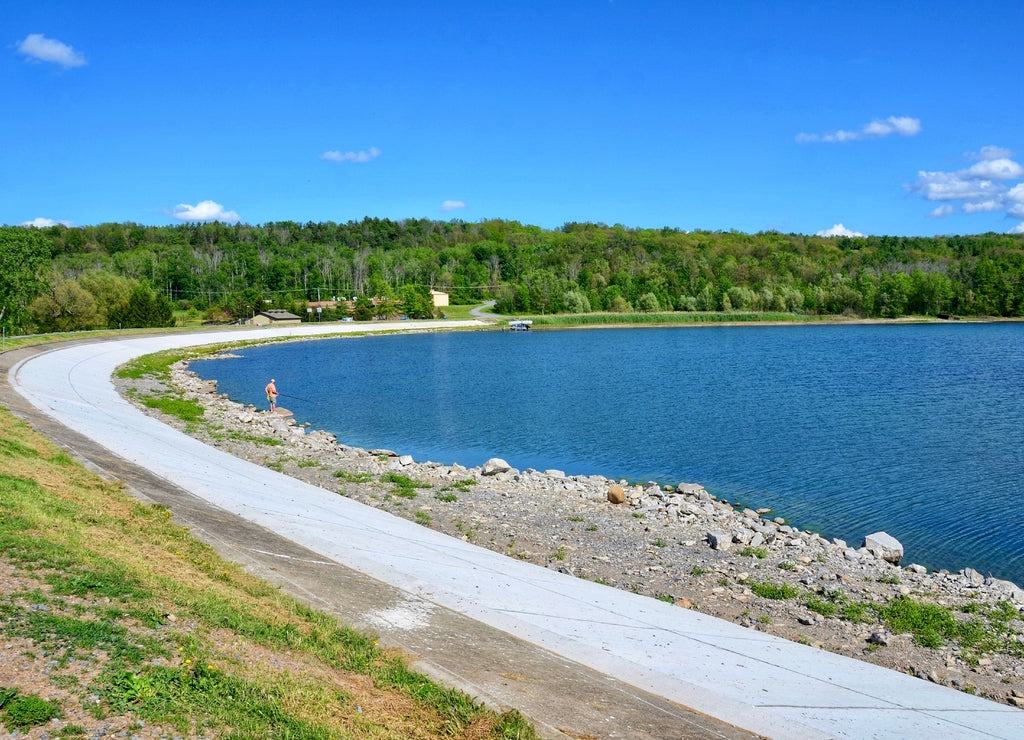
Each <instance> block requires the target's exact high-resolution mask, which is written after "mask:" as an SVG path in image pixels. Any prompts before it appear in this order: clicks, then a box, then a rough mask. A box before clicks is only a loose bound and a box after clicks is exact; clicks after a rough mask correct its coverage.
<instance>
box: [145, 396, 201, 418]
mask: <svg viewBox="0 0 1024 740" xmlns="http://www.w3.org/2000/svg"><path fill="white" fill-rule="evenodd" d="M142 403H143V404H145V405H146V406H147V407H149V408H151V409H157V410H158V411H160V412H162V413H165V414H167V415H168V416H176V417H177V418H179V419H181V420H182V421H183V422H185V423H186V424H188V423H194V422H197V421H200V420H201V419H202V418H203V415H204V414H205V413H206V412H205V410H204V409H203V407H202V406H200V405H199V404H198V403H196V402H195V401H191V400H189V399H185V398H181V397H180V396H146V397H145V398H143V399H142Z"/></svg>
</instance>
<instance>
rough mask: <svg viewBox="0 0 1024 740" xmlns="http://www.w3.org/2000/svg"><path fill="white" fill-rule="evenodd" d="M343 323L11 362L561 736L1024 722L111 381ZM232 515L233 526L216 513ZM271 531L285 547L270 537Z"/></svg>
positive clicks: (192, 512) (999, 730)
mask: <svg viewBox="0 0 1024 740" xmlns="http://www.w3.org/2000/svg"><path fill="white" fill-rule="evenodd" d="M476 323H477V322H472V321H468V322H444V323H443V324H441V326H444V327H456V326H465V325H474V324H476ZM438 325H439V322H433V323H430V322H408V323H406V322H403V325H402V326H401V327H392V326H386V327H380V328H401V329H405V330H409V329H417V328H426V327H437V326H438ZM340 330H342V331H343V330H347V331H366V330H367V326H366V325H358V326H352V327H347V326H344V325H340V326H339V325H335V326H329V327H325V326H301V327H291V328H269V329H250V330H245V331H244V332H239V331H230V332H212V333H200V334H187V335H186V334H173V335H163V336H154V337H140V338H132V339H120V340H112V341H106V342H100V343H92V344H79V345H72V346H68V347H59V348H54V349H48V350H43V351H39V352H38V353H36V352H32V351H29V352H25V353H23V354H24V356H22V357H20V358H18V357H16V358H13V359H15V360H16V361H15V362H14V363H13V364H12V365H11V367H10V370H9V372H8V380H9V382H10V385H11V386H12V387H13V388H14V389H15V390H16V391H17V393H18V394H20V395H21V396H22V397H23V399H25V400H27V402H28V403H27V404H22V406H23V408H22V409H21V410H20V413H23V414H25V415H29V416H31V413H29V409H28V406H29V405H30V406H31V407H34V409H36V410H38V411H39V412H42V413H43V414H45V415H46V416H47V417H50V418H52V419H53V420H55V421H57V422H59V424H60V425H62V426H63V427H65V428H67V429H70V430H72V431H73V432H74V433H77V434H76V436H75V437H74V442H73V443H72V445H70V446H72V448H73V451H75V452H76V454H80V455H82V456H83V457H86V458H88V457H89V456H90V455H89V452H90V450H91V451H92V452H93V453H94V456H93V459H94V460H95V459H97V458H102V457H103V451H104V450H108V451H109V452H110V453H113V456H112V457H110V458H109V459H107V458H103V459H105V460H106V462H107V463H108V464H104V463H102V462H101V463H99V464H100V465H101V466H102V467H106V468H108V469H115V470H117V469H118V464H119V463H118V460H122V461H127V462H128V463H131V464H133V465H138V466H143V467H144V468H146V469H147V470H148V471H150V472H151V473H152V474H153V475H155V479H154V480H152V481H150V483H149V484H146V483H144V482H143V483H141V484H139V485H149V486H150V489H149V490H150V491H151V492H152V493H154V494H155V495H157V496H159V495H166V496H167V500H172V501H173V502H174V503H172V504H171V505H172V509H173V510H174V512H175V514H176V515H179V516H184V518H185V519H186V520H188V519H189V517H191V521H195V522H196V523H198V524H199V525H200V526H201V528H205V529H206V530H207V534H208V537H209V538H210V539H211V540H213V541H218V540H221V543H222V544H223V545H224V548H223V549H224V550H226V551H228V552H230V553H233V554H234V555H235V556H236V557H237V558H238V559H240V560H242V561H243V562H245V563H247V564H248V565H249V566H250V567H251V568H252V569H253V570H255V571H256V572H257V573H260V574H263V575H267V576H268V577H270V578H271V579H272V580H273V579H275V578H276V579H277V580H278V581H282V580H283V581H286V582H288V583H289V584H290V585H291V586H292V587H293V590H298V591H300V592H301V591H304V592H305V593H306V596H308V597H309V599H310V600H311V601H312V602H314V603H317V604H318V605H321V606H324V605H326V606H327V608H329V609H331V610H333V611H335V612H338V613H344V614H347V615H349V616H354V622H355V623H356V624H357V625H358V624H362V625H365V626H369V627H371V628H374V629H376V630H377V631H380V632H381V633H382V635H392V636H398V642H399V643H400V644H403V645H405V646H407V647H408V646H411V647H410V649H411V650H412V651H413V652H414V653H415V654H416V656H417V657H418V658H419V660H420V661H421V662H423V663H424V665H425V666H426V667H427V669H428V672H433V673H434V674H435V675H437V676H438V677H440V678H442V679H443V678H447V679H449V680H450V681H452V682H454V683H456V684H457V685H461V686H462V687H465V688H467V690H469V691H470V693H474V694H475V695H477V696H479V697H480V698H482V699H484V700H488V701H491V702H495V703H497V705H499V706H517V707H519V708H521V709H523V711H524V712H525V713H527V714H528V715H529V716H531V718H533V719H534V720H535V721H537V722H538V725H539V727H540V729H541V730H542V732H544V733H545V734H547V735H548V736H551V737H557V736H559V733H560V732H562V731H564V732H565V733H568V734H571V735H575V736H577V737H579V736H585V735H587V734H589V735H592V736H595V737H637V738H640V737H648V738H650V737H662V738H669V737H744V736H747V735H746V734H745V733H744V732H740V731H737V730H736V729H734V728H741V729H742V730H744V731H746V732H749V733H755V734H757V735H762V736H766V737H774V738H828V737H835V738H919V737H930V736H940V735H944V736H947V737H956V738H1024V722H1022V719H1024V715H1022V714H1021V713H1020V711H1019V710H1017V709H1014V708H1012V707H1008V706H1005V705H1001V704H997V703H994V702H989V701H986V700H984V699H979V698H977V697H973V696H970V695H968V694H964V693H961V692H958V691H955V690H953V689H949V688H946V687H943V686H938V685H936V684H932V683H929V682H927V681H922V680H919V679H916V678H912V677H910V676H907V675H904V674H901V673H897V672H894V671H890V670H887V669H884V668H880V667H878V666H875V665H872V664H869V663H864V662H861V661H857V660H852V659H849V658H844V657H841V656H837V655H833V654H831V653H827V652H824V651H820V650H815V649H814V648H811V647H808V646H804V645H799V644H796V643H792V642H788V641H786V640H782V639H779V638H776V637H772V636H770V635H766V634H764V633H761V632H757V631H754V630H748V629H745V628H742V627H739V626H737V625H735V624H732V623H729V622H725V621H722V620H718V619H714V618H711V617H708V616H705V615H702V614H700V613H697V612H694V611H690V610H686V609H681V608H678V607H675V606H672V605H669V604H665V603H663V602H661V601H658V600H655V599H650V598H645V597H641V596H637V595H634V594H631V593H626V592H623V591H619V590H616V589H612V588H608V587H605V586H600V585H598V584H595V583H591V582H588V581H583V580H579V579H575V578H572V577H569V576H565V575H562V574H559V573H557V572H554V571H551V570H547V569H545V568H541V567H537V566H534V565H530V564H527V563H522V562H520V561H517V560H514V559H512V558H508V557H505V556H502V555H499V554H496V553H493V552H491V551H489V550H486V549H483V548H480V547H476V546H474V545H471V544H468V543H466V542H463V541H460V540H456V539H453V538H450V537H447V536H445V535H442V534H439V533H437V532H434V531H432V530H430V529H427V528H425V527H422V526H419V525H416V524H413V523H411V522H408V521H406V520H403V519H399V518H395V517H393V516H391V515H388V514H386V513H383V512H380V511H378V510H375V509H372V508H369V507H365V506H362V505H360V504H358V503H356V502H353V501H351V500H349V499H346V498H344V497H341V496H338V495H337V494H334V493H332V492H329V491H325V490H323V489H320V488H316V487H314V486H311V485H308V484H305V483H303V482H301V481H298V480H295V479H292V478H289V477H287V476H284V475H281V474H279V473H276V472H274V471H272V470H269V469H267V468H263V467H260V466H257V465H253V464H251V463H248V462H246V461H244V460H240V459H237V458H234V457H231V456H230V455H227V454H225V453H223V452H220V451H218V450H215V449H213V448H210V447H207V446H206V445H203V444H201V443H199V442H197V441H196V440H194V439H191V438H190V437H187V436H186V435H184V434H182V433H180V432H177V431H175V430H174V429H172V428H170V427H168V426H166V425H164V424H162V423H160V422H158V421H156V420H154V419H151V418H149V417H147V416H145V415H144V414H142V413H140V412H139V411H138V410H136V409H135V408H134V407H132V406H131V405H130V404H128V403H127V402H125V401H124V400H123V399H122V398H121V397H120V396H119V395H118V394H117V392H116V391H115V389H114V386H113V383H112V382H111V380H110V376H111V374H112V372H113V370H114V368H116V367H117V366H118V365H120V364H122V363H124V362H126V361H128V360H130V359H132V358H133V357H136V356H139V355H142V354H148V353H151V352H156V351H159V350H163V349H169V348H175V347H182V346H187V345H198V344H211V343H223V342H230V341H238V340H242V339H267V338H277V337H281V336H295V337H299V336H310V335H315V334H324V333H328V332H338V331H340ZM8 354H10V353H8ZM2 400H3V401H4V402H5V403H8V404H10V401H9V396H5V397H4V398H3V399H2ZM13 406H14V407H15V408H14V410H15V411H16V412H19V409H18V408H17V406H18V404H17V403H14V404H13ZM42 426H44V427H45V426H46V425H45V424H44V425H42ZM44 431H46V432H47V433H48V434H51V436H54V434H56V430H55V429H53V428H51V429H45V428H44ZM79 435H80V436H79ZM75 445H78V446H80V447H81V449H78V448H76V447H75ZM97 445H98V446H99V447H100V448H102V449H101V450H100V452H96V451H95V450H92V448H93V447H95V446H97ZM87 448H88V449H87ZM161 487H163V488H164V489H168V490H170V489H173V490H174V491H176V492H177V493H175V494H173V495H171V494H167V493H166V491H165V492H164V493H163V494H161V493H160V492H159V489H160V488H161ZM143 493H146V492H145V491H143ZM146 495H150V494H149V493H146ZM150 497H153V495H150ZM204 507H205V508H204ZM222 519H223V520H224V521H227V522H229V523H230V522H233V523H234V530H233V532H232V531H229V530H231V527H228V526H225V528H224V530H223V531H221V529H219V528H218V525H217V522H219V521H221V520H222ZM232 538H234V539H233V541H231V542H229V540H231V539H232ZM262 542H266V543H269V544H267V545H266V546H267V547H270V548H272V550H271V551H267V552H263V551H262V549H261V547H260V543H262ZM268 558H269V560H268ZM268 563H272V564H269V565H268ZM342 566H344V567H342ZM282 573H283V574H284V575H282ZM371 586H372V587H373V588H375V589H377V596H376V597H372V598H371V597H367V598H366V599H365V600H364V601H365V607H366V608H365V610H361V609H360V605H361V604H362V603H363V602H362V601H361V600H360V599H361V597H360V596H359V593H360V592H359V589H360V588H370V587H371ZM346 589H354V591H352V590H346ZM346 600H350V601H352V602H354V604H355V605H354V606H351V605H350V606H349V608H348V611H346V609H344V608H342V607H340V606H339V604H341V603H343V602H345V601H346ZM478 625H479V626H478ZM495 630H496V631H495ZM446 649H447V650H448V651H454V652H456V653H464V654H465V655H466V656H474V657H473V659H472V660H471V661H470V663H472V666H467V665H463V666H462V667H459V665H458V663H457V661H456V663H446V662H445V661H444V660H442V659H440V658H439V655H440V651H444V650H446ZM520 650H522V652H521V653H520V652H518V651H520ZM433 651H439V652H438V653H436V654H433V655H432V654H431V653H432V652H433ZM502 651H505V652H506V653H508V654H509V655H508V656H506V657H510V658H511V662H510V663H508V664H507V666H506V667H504V668H498V669H496V670H500V671H507V673H501V674H500V675H497V676H495V675H494V670H492V668H491V667H490V666H488V665H486V664H485V663H487V662H488V661H492V660H493V661H495V665H497V663H500V662H501V660H502V654H503V653H502ZM517 667H521V668H522V672H519V671H517V670H516V668H517ZM548 672H550V673H551V674H552V676H553V679H549V680H552V681H553V683H549V684H547V685H545V684H544V683H543V682H542V678H541V675H540V674H545V673H548ZM562 676H564V677H562ZM535 680H536V681H537V682H538V683H534V681H535ZM517 684H522V685H517ZM558 687H561V688H560V689H559V688H558ZM475 689H479V691H476V690H475ZM531 697H532V699H531ZM683 708H690V709H692V710H695V711H694V712H687V711H686V710H685V709H683ZM619 710H621V711H619ZM616 714H618V715H619V716H618V717H616V716H615V715H616ZM708 717H711V718H716V719H717V720H720V722H721V723H722V724H719V723H717V722H715V721H712V720H709V719H708Z"/></svg>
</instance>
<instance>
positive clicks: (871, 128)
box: [796, 116, 921, 144]
mask: <svg viewBox="0 0 1024 740" xmlns="http://www.w3.org/2000/svg"><path fill="white" fill-rule="evenodd" d="M919 133H921V120H920V119H919V118H910V117H909V116H889V117H888V118H885V119H875V120H874V121H872V122H871V123H867V124H865V125H863V126H861V127H860V128H859V129H856V130H855V131H846V130H843V129H839V130H838V131H828V132H826V133H823V134H804V133H801V134H797V137H796V140H797V141H798V142H800V143H801V144H807V143H811V142H816V141H823V142H826V143H836V142H838V143H845V142H847V141H864V140H867V139H884V138H885V137H886V136H892V135H893V134H899V135H900V136H916V135H917V134H919Z"/></svg>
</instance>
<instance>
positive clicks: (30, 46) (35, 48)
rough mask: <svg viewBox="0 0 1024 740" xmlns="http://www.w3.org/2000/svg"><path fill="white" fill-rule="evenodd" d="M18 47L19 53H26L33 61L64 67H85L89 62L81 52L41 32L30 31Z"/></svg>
mask: <svg viewBox="0 0 1024 740" xmlns="http://www.w3.org/2000/svg"><path fill="white" fill-rule="evenodd" d="M17 49H18V53H19V54H24V55H25V56H26V57H28V58H29V59H31V60H33V61H36V62H51V63H53V64H59V65H60V66H62V67H64V69H70V68H72V67H84V66H85V65H86V64H88V62H87V61H86V60H85V56H84V55H83V54H81V53H80V52H77V51H75V50H74V49H73V48H71V47H70V46H68V45H67V44H65V43H63V42H61V41H57V39H48V38H46V37H45V36H43V34H41V33H30V34H29V35H28V36H26V37H25V39H24V40H23V41H20V42H19V43H18V47H17Z"/></svg>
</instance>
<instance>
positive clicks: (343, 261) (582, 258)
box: [0, 218, 1024, 333]
mask: <svg viewBox="0 0 1024 740" xmlns="http://www.w3.org/2000/svg"><path fill="white" fill-rule="evenodd" d="M0 270H2V274H0V312H2V313H0V324H2V325H3V326H4V327H5V329H6V330H7V331H8V332H9V333H26V332H31V331H50V330H72V329H83V328H100V327H117V326H138V325H147V326H159V325H165V324H167V323H170V322H171V321H172V320H173V319H172V316H173V314H172V311H174V310H179V311H187V312H192V313H194V314H198V315H201V316H203V317H205V318H206V319H207V320H211V321H222V320H231V319H238V318H244V317H247V316H250V315H251V314H252V313H254V312H258V311H260V310H263V309H264V308H265V307H268V306H270V307H274V308H285V309H290V310H293V311H294V312H295V313H299V314H300V315H303V316H305V315H306V311H305V310H304V309H305V306H306V305H307V304H308V303H309V302H312V301H318V300H319V301H325V300H331V299H338V300H347V301H350V302H352V301H356V300H359V299H363V300H361V302H360V303H359V306H360V308H361V309H362V311H363V314H362V315H365V312H366V310H367V303H366V299H369V298H371V297H372V298H374V299H377V301H376V303H375V304H372V307H371V309H370V311H371V313H372V312H373V311H378V312H379V311H381V310H386V311H391V312H405V313H408V314H410V315H412V314H414V313H429V311H430V310H431V306H430V304H429V291H430V290H431V289H436V290H441V291H444V292H447V293H449V294H450V296H451V301H452V303H456V304H458V303H477V302H480V301H483V300H487V299H493V300H495V301H496V303H497V305H496V308H497V310H498V311H500V312H502V313H506V314H546V313H560V312H572V313H585V312H595V311H617V312H654V311H659V312H660V311H772V312H788V313H796V314H800V313H805V314H806V313H810V314H829V315H840V314H842V315H851V316H862V317H890V318H894V317H899V316H904V315H909V314H913V315H928V316H936V315H945V314H950V315H964V316H1005V317H1013V316H1022V315H1024V236H1022V235H1018V234H995V233H987V234H979V235H968V236H937V237H896V236H866V237H856V238H854V237H820V236H807V235H801V234H783V233H780V232H775V231H769V232H759V233H756V234H745V233H742V232H736V231H683V230H680V229H673V228H662V229H642V228H627V227H624V226H621V225H614V226H608V225H606V224H600V223H566V224H564V225H563V226H562V227H560V228H557V229H543V228H540V227H537V226H530V225H524V224H521V223H519V222H516V221H503V220H490V221H480V222H473V223H469V222H463V221H459V220H453V221H434V220H428V219H407V220H390V219H378V218H365V219H363V220H361V221H350V222H348V223H344V224H341V223H333V222H319V223H314V222H308V223H305V224H299V223H295V222H291V221H285V222H273V223H267V224H262V225H248V224H236V225H226V224H222V223H210V224H205V223H194V224H181V225H173V226H171V225H168V226H143V225H139V224H134V223H121V224H118V223H106V224H100V225H97V226H87V227H66V226H59V225H58V226H52V227H47V228H42V229H37V228H34V227H0ZM381 306H383V307H384V308H383V309H381V308H380V307H381ZM343 310H344V311H350V310H351V309H349V308H347V307H346V308H345V309H343ZM338 313H339V312H338V311H337V310H334V311H333V312H329V313H328V315H327V316H323V315H322V314H321V316H322V317H323V318H335V317H336V316H337V315H338Z"/></svg>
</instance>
